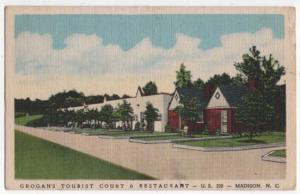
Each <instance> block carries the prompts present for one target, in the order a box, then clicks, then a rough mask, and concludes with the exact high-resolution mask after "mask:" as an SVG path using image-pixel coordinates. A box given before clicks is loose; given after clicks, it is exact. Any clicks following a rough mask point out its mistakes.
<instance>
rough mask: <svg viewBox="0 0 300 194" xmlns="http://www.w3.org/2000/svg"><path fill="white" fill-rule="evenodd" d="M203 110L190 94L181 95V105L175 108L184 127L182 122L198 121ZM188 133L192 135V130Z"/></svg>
mask: <svg viewBox="0 0 300 194" xmlns="http://www.w3.org/2000/svg"><path fill="white" fill-rule="evenodd" d="M202 108H203V107H201V104H200V102H199V101H198V100H197V99H196V98H195V97H193V96H191V95H188V94H187V95H181V96H180V101H179V105H178V106H177V107H176V108H175V111H176V112H177V113H178V114H179V118H180V125H182V121H192V122H195V121H197V120H198V119H199V117H200V113H201V110H202ZM181 127H182V126H180V128H181ZM188 133H189V135H191V130H190V129H189V131H188Z"/></svg>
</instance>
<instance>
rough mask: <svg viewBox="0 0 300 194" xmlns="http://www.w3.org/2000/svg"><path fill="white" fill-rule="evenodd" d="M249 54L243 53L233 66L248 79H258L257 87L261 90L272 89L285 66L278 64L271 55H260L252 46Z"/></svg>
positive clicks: (283, 71) (282, 73)
mask: <svg viewBox="0 0 300 194" xmlns="http://www.w3.org/2000/svg"><path fill="white" fill-rule="evenodd" d="M249 51H250V53H249V54H244V55H243V57H242V59H243V61H242V62H239V63H235V64H234V66H235V68H236V69H237V70H238V71H239V72H240V73H241V74H242V76H245V77H247V78H248V79H250V78H254V79H256V80H257V81H258V89H259V90H261V91H262V92H263V91H266V90H272V89H273V88H274V87H275V86H276V84H277V83H278V81H279V80H280V79H281V77H282V76H283V75H284V74H285V68H284V67H283V66H281V65H280V64H279V62H278V61H277V60H275V59H274V58H273V56H272V55H269V57H268V58H267V57H265V56H261V55H260V51H259V50H257V49H256V46H253V47H252V48H250V49H249Z"/></svg>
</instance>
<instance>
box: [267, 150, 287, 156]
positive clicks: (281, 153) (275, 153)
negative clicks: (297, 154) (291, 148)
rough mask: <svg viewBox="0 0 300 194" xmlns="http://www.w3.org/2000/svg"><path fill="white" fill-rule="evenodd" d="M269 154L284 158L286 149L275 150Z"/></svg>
mask: <svg viewBox="0 0 300 194" xmlns="http://www.w3.org/2000/svg"><path fill="white" fill-rule="evenodd" d="M270 156H274V157H281V158H286V150H285V149H283V150H275V151H274V152H273V153H272V154H271V155H270Z"/></svg>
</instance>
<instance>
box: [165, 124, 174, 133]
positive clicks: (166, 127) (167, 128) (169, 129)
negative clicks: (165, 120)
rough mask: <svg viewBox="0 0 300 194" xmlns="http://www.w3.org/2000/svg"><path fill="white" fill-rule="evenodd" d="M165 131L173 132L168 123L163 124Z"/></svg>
mask: <svg viewBox="0 0 300 194" xmlns="http://www.w3.org/2000/svg"><path fill="white" fill-rule="evenodd" d="M165 132H166V133H171V132H173V130H172V129H171V128H170V126H169V125H166V126H165Z"/></svg>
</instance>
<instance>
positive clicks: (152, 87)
mask: <svg viewBox="0 0 300 194" xmlns="http://www.w3.org/2000/svg"><path fill="white" fill-rule="evenodd" d="M143 91H144V94H145V95H152V94H157V86H156V84H155V82H152V81H150V82H148V83H147V84H146V85H145V86H144V87H143Z"/></svg>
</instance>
